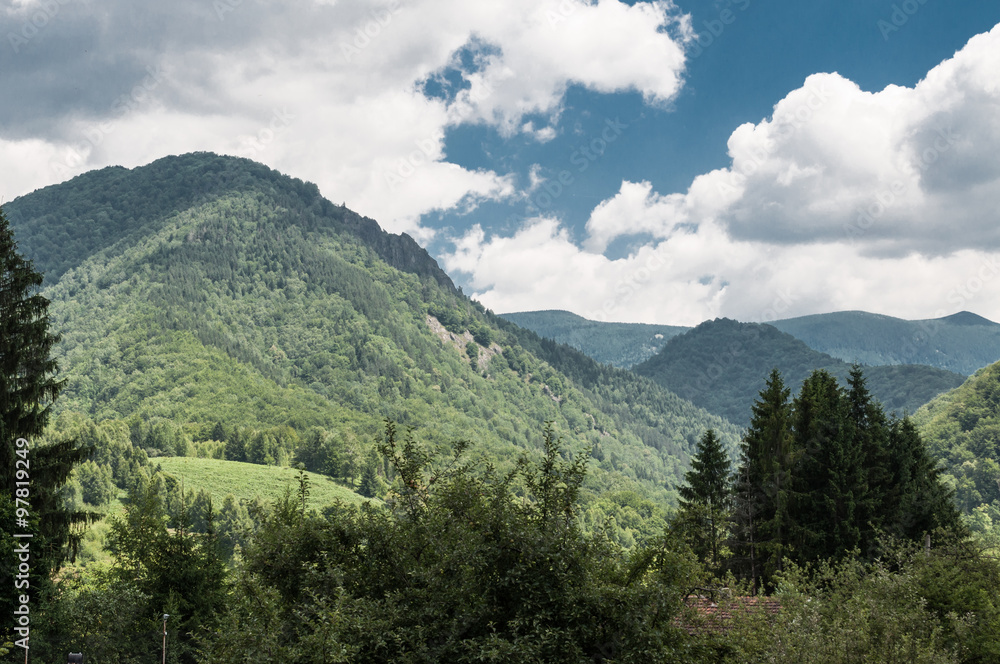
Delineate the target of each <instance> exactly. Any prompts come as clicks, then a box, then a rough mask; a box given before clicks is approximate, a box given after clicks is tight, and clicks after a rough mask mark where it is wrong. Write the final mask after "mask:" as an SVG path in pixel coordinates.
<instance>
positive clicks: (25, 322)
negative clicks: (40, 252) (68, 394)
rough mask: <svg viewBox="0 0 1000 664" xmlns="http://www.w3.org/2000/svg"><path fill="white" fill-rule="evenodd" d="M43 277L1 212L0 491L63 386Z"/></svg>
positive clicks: (10, 484) (6, 487)
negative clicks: (21, 445) (18, 450)
mask: <svg viewBox="0 0 1000 664" xmlns="http://www.w3.org/2000/svg"><path fill="white" fill-rule="evenodd" d="M41 285H42V275H41V274H40V273H38V272H36V271H35V270H34V269H33V268H32V265H31V261H27V260H25V259H24V257H23V256H21V255H20V253H18V251H17V243H16V242H15V241H14V233H13V231H12V230H11V228H10V224H9V223H8V221H7V217H6V216H5V215H4V212H3V209H2V208H0V449H2V453H3V463H2V464H0V487H2V489H3V490H4V491H10V490H11V489H12V488H13V487H14V470H15V469H14V462H13V459H14V449H15V444H16V441H17V439H18V438H26V439H30V438H32V437H36V436H40V435H41V434H42V431H43V430H44V429H45V424H46V422H48V418H49V408H50V407H51V405H52V402H53V401H54V400H55V398H56V395H57V394H58V393H59V388H60V387H61V385H62V383H61V382H59V381H57V380H56V379H55V374H56V371H57V369H58V367H57V366H56V362H55V360H53V359H52V356H51V354H52V347H53V346H54V345H55V344H56V342H58V341H59V337H58V336H57V335H55V334H52V333H51V332H49V317H48V307H49V301H48V300H47V299H46V298H45V297H43V296H42V295H40V294H39V293H38V290H39V289H40V288H41Z"/></svg>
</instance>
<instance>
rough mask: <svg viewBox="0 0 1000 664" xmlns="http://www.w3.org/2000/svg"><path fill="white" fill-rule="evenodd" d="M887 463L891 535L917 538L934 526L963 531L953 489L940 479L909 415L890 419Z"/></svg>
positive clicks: (935, 527)
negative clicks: (891, 487) (890, 488)
mask: <svg viewBox="0 0 1000 664" xmlns="http://www.w3.org/2000/svg"><path fill="white" fill-rule="evenodd" d="M889 445H890V449H891V451H892V454H891V457H890V465H889V467H888V469H887V474H888V475H889V477H890V478H891V479H890V481H891V482H892V484H893V486H894V487H896V490H895V491H894V493H893V496H892V498H893V501H892V503H891V506H892V508H893V509H892V517H893V519H892V521H889V522H887V523H886V524H885V526H886V530H887V531H888V532H889V533H890V534H893V535H896V536H900V537H904V538H906V539H911V540H913V539H920V538H921V537H923V536H924V534H926V533H931V532H933V531H934V530H936V529H939V528H940V529H944V530H947V531H951V532H955V533H962V532H964V526H963V525H962V522H961V517H960V516H959V512H958V508H957V507H956V506H955V499H954V494H953V492H952V491H951V490H950V489H948V488H947V487H946V486H945V485H944V484H943V483H942V481H941V477H940V475H941V470H940V468H939V467H938V464H937V463H936V462H935V461H934V460H933V459H932V458H931V456H930V455H929V454H928V452H927V447H926V446H925V445H924V442H923V440H921V438H920V434H918V433H917V429H916V427H915V426H914V425H913V422H912V421H910V418H909V417H904V418H903V419H901V420H896V421H894V422H893V423H892V427H891V432H890V443H889Z"/></svg>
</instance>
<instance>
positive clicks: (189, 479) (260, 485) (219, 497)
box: [150, 457, 368, 509]
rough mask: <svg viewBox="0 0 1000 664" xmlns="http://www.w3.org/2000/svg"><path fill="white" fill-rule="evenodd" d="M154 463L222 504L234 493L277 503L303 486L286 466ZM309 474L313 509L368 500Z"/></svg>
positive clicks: (188, 460) (168, 460)
mask: <svg viewBox="0 0 1000 664" xmlns="http://www.w3.org/2000/svg"><path fill="white" fill-rule="evenodd" d="M150 465H152V466H154V467H155V466H157V465H159V466H160V467H161V468H163V471H164V472H166V473H170V474H171V475H173V476H174V477H176V478H178V479H180V480H183V482H184V491H185V492H188V491H192V490H193V491H195V492H198V491H199V490H201V489H204V490H205V491H207V492H208V493H209V494H211V496H212V502H213V503H215V504H216V505H219V506H221V505H222V501H223V500H224V499H225V497H226V495H227V494H230V493H231V494H233V496H234V497H235V498H237V499H239V498H246V499H247V500H250V499H252V498H255V497H259V498H261V499H262V500H263V501H264V502H274V501H276V500H278V499H279V498H282V497H283V496H284V495H285V491H286V490H287V491H291V492H292V494H293V495H294V494H295V493H296V492H297V491H298V488H299V481H298V475H299V471H298V470H295V469H294V468H286V467H282V466H260V465H257V464H252V463H242V462H239V461H222V460H219V459H200V458H196V457H156V458H155V459H150ZM306 475H307V476H308V477H309V503H308V506H309V507H310V508H315V509H319V508H322V507H326V506H327V505H331V504H333V503H334V502H335V501H337V500H340V501H341V502H344V503H348V504H360V503H363V502H366V501H367V500H368V499H367V498H364V497H362V496H359V495H358V494H356V493H354V492H353V491H351V490H350V489H348V488H347V487H344V486H341V485H340V484H337V483H336V482H334V481H333V480H332V479H330V478H329V477H327V476H326V475H319V474H317V473H309V472H307V473H306Z"/></svg>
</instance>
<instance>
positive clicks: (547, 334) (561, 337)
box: [501, 310, 691, 369]
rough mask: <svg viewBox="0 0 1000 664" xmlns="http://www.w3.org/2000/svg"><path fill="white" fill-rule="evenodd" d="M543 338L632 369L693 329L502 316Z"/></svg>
mask: <svg viewBox="0 0 1000 664" xmlns="http://www.w3.org/2000/svg"><path fill="white" fill-rule="evenodd" d="M501 316H502V317H503V318H506V319H507V320H509V321H511V322H512V323H517V324H518V325H520V326H521V327H525V328H527V329H529V330H531V331H532V332H534V333H535V334H537V335H538V336H540V337H544V338H546V339H553V340H555V341H558V342H559V343H563V344H567V345H570V346H572V347H573V348H576V349H577V350H580V351H583V352H584V353H585V354H587V355H589V356H590V357H592V358H594V359H595V360H597V361H598V362H602V363H604V364H610V365H613V366H616V367H624V368H626V369H627V368H629V367H631V366H632V365H635V364H639V363H640V362H642V361H643V360H645V359H647V358H649V357H651V356H653V355H654V354H656V351H658V350H660V348H662V347H663V344H665V343H667V339H670V338H671V337H675V336H677V335H678V334H681V333H683V332H687V331H688V330H690V329H691V328H689V327H680V326H677V325H647V324H644V323H602V322H599V321H595V320H588V319H586V318H584V317H582V316H577V315H576V314H574V313H572V312H569V311H558V310H551V311H524V312H518V313H510V314H501Z"/></svg>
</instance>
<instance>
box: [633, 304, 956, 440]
mask: <svg viewBox="0 0 1000 664" xmlns="http://www.w3.org/2000/svg"><path fill="white" fill-rule="evenodd" d="M775 367H777V368H778V369H779V370H780V371H781V373H782V375H783V377H784V379H785V383H786V385H788V386H789V387H790V388H791V389H792V391H793V392H796V391H798V388H799V386H800V385H801V384H802V381H804V380H805V379H806V377H808V375H809V374H810V373H811V372H812V371H813V370H814V369H826V370H827V371H829V372H830V373H831V374H833V375H834V376H836V377H838V378H840V379H841V381H842V382H843V381H844V380H845V379H846V377H847V374H848V372H849V371H850V365H849V364H847V363H846V362H843V361H842V360H838V359H836V358H833V357H830V356H829V355H825V354H823V353H820V352H818V351H815V350H813V349H811V348H809V347H808V346H806V345H805V344H804V343H803V342H801V341H799V340H798V339H795V338H794V337H792V336H791V335H788V334H785V333H784V332H781V331H780V330H778V329H776V328H774V327H772V326H770V325H763V324H760V323H739V322H736V321H733V320H729V319H725V318H722V319H716V320H714V321H708V322H705V323H702V324H701V325H699V326H698V327H696V328H694V329H693V330H691V331H690V332H687V333H685V334H682V335H680V336H677V337H674V338H673V339H670V340H669V341H668V342H667V343H666V344H665V345H664V347H663V348H662V349H661V350H660V352H659V353H658V354H656V355H655V356H653V357H652V358H650V359H648V360H646V361H645V362H643V363H642V364H640V365H637V366H635V367H633V371H635V372H636V373H638V374H639V375H642V376H647V377H649V378H651V379H652V380H654V381H656V382H657V383H659V384H660V385H662V386H664V387H666V388H668V389H669V390H671V391H673V392H675V393H677V394H678V395H679V396H681V397H682V398H685V399H689V400H691V401H692V402H693V403H695V404H697V405H699V406H702V407H703V408H705V409H706V410H708V411H710V412H714V413H717V414H719V415H722V416H723V417H726V418H727V419H728V420H729V421H731V422H734V423H736V424H740V425H745V424H746V423H748V422H749V419H750V409H751V406H752V404H753V402H754V400H755V399H756V397H757V394H758V393H759V392H760V390H761V389H762V388H763V387H764V383H765V380H766V378H767V375H768V374H769V373H770V371H771V369H773V368H775ZM865 376H866V378H867V380H868V387H869V389H870V390H871V392H872V394H873V395H874V396H875V398H876V399H878V400H879V401H881V402H882V404H883V406H885V408H886V409H887V410H890V411H891V410H899V411H902V410H910V411H913V410H916V409H917V408H918V407H920V406H921V405H923V404H924V403H926V402H927V401H929V400H930V399H931V398H933V397H934V396H936V395H937V394H940V393H941V392H943V391H945V390H948V389H951V388H953V387H956V386H957V385H960V384H961V383H962V381H963V380H964V377H963V376H961V375H959V374H955V373H951V372H948V371H945V370H943V369H936V368H933V367H925V366H891V367H868V368H866V369H865Z"/></svg>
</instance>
